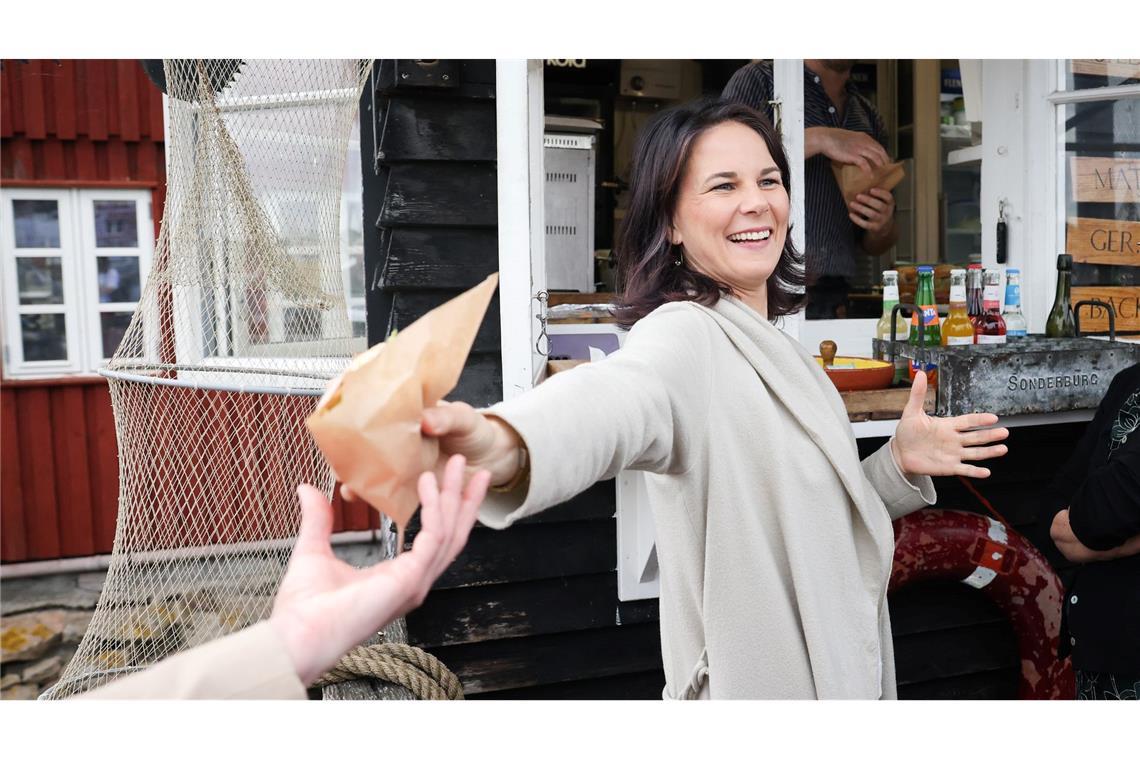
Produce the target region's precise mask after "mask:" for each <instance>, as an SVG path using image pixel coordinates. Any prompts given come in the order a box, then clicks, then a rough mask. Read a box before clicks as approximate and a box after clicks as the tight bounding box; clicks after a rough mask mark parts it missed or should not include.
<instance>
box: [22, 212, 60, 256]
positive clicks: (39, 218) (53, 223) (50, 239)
mask: <svg viewBox="0 0 1140 760" xmlns="http://www.w3.org/2000/svg"><path fill="white" fill-rule="evenodd" d="M12 217H13V219H14V221H15V227H16V247H17V248H59V203H58V201H28V200H23V201H15V200H14V201H12Z"/></svg>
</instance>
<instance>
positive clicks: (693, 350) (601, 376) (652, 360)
mask: <svg viewBox="0 0 1140 760" xmlns="http://www.w3.org/2000/svg"><path fill="white" fill-rule="evenodd" d="M707 324H708V321H707V320H705V319H704V318H703V317H701V316H700V315H699V314H697V313H696V312H693V311H680V310H677V311H671V312H667V313H657V314H654V315H652V316H651V317H647V318H646V319H644V320H642V321H641V322H639V323H638V324H637V326H635V327H634V329H633V331H632V332H631V333H630V336H629V338H628V339H627V340H626V343H625V346H624V347H623V348H622V350H621V351H618V352H617V353H615V354H614V355H612V356H610V357H607V358H606V359H604V360H602V361H599V362H593V363H590V364H584V365H581V366H578V367H575V368H574V369H572V370H569V371H566V372H560V373H558V374H557V375H554V376H553V377H551V378H549V379H547V380H546V381H545V382H543V383H542V384H540V385H539V386H538V387H537V388H535V389H534V390H532V391H530V392H528V393H525V394H523V395H522V396H519V397H518V398H515V399H512V400H511V401H509V402H503V403H500V404H496V405H494V406H492V407H491V408H490V409H488V410H486V412H487V413H488V414H492V415H494V416H496V417H499V418H500V419H502V420H503V421H505V422H506V423H507V424H509V425H510V426H511V427H513V428H514V429H515V431H516V432H517V433H518V434H519V436H520V437H521V438H522V439H523V441H524V442H525V443H526V446H527V449H528V453H529V455H530V479H529V483H526V484H523V485H521V486H520V487H519V488H518V489H516V490H515V491H513V492H511V493H506V494H501V493H490V494H488V495H487V499H486V500H485V501H484V502H483V506H482V507H481V508H480V510H479V520H480V521H481V522H482V523H483V524H485V525H488V526H490V527H492V528H506V527H508V526H509V525H511V524H512V523H514V522H515V521H517V520H520V519H522V518H524V517H527V516H529V515H532V514H535V513H537V512H540V511H542V510H543V509H546V508H547V507H551V506H554V505H556V504H560V503H562V502H564V501H566V500H567V499H569V498H570V497H572V496H574V495H575V494H577V493H579V492H581V491H583V490H585V489H586V488H588V487H589V486H591V485H592V484H594V483H596V482H597V481H599V480H605V479H606V478H612V477H614V476H616V475H617V474H618V472H620V471H621V470H623V469H636V470H645V471H649V472H658V473H664V472H680V471H683V470H684V469H685V468H686V467H688V466H689V461H690V459H691V457H692V454H693V448H694V444H695V440H697V439H699V437H700V436H702V435H703V432H702V431H703V430H704V423H705V420H706V419H707V417H706V415H705V411H706V410H707V407H708V404H709V399H710V397H711V393H710V391H709V387H710V384H711V377H712V374H711V373H712V362H711V360H710V357H709V340H708V337H707Z"/></svg>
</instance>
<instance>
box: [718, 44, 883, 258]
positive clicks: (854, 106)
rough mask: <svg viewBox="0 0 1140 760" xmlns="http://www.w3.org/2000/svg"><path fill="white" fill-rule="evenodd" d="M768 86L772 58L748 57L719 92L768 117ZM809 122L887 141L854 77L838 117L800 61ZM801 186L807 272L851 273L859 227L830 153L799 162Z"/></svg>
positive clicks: (770, 82) (805, 127)
mask: <svg viewBox="0 0 1140 760" xmlns="http://www.w3.org/2000/svg"><path fill="white" fill-rule="evenodd" d="M772 92H773V86H772V64H770V63H767V62H765V63H750V64H748V65H747V66H743V67H741V68H740V69H737V71H736V73H735V74H733V75H732V79H730V80H729V81H728V84H727V85H725V87H724V92H722V93H721V97H723V98H726V99H728V100H733V101H736V102H738V103H743V104H745V105H747V106H751V107H752V108H755V109H756V110H758V111H760V112H761V113H763V114H765V115H767V116H768V118H769V119H771V118H772V106H771V105H770V104H769V102H768V101H770V100H772ZM809 127H838V128H840V129H847V130H850V131H853V132H866V133H867V134H869V135H871V136H872V137H874V138H875V139H876V140H878V141H879V142H880V143H882V145H883V147H884V148H886V147H887V138H886V130H884V129H883V122H882V120H881V119H879V115H878V114H877V113H876V112H875V108H874V106H873V105H871V101H870V100H868V99H867V98H865V97H863V96H862V95H860V94H859V92H858V90H857V88H856V87H855V85H854V83H852V82H851V81H850V80H848V82H847V107H846V109H845V112H844V114H843V119H842V120H841V119H840V118H839V112H838V109H837V108H836V107H835V104H834V103H832V102H831V98H829V97H828V96H827V92H825V91H824V89H823V85H822V84H821V83H820V81H819V77H818V76H816V74H815V72H813V71H812V70H811V69H809V68H807V67H806V66H805V67H804V129H807V128H809ZM804 186H805V187H804V191H805V192H804V233H805V234H804V239H805V241H806V245H805V248H806V251H805V258H806V265H807V274H808V277H809V278H810V279H815V278H817V277H824V276H829V275H831V276H840V277H848V278H850V277H853V276H854V275H855V251H856V249H857V247H858V246H859V242H860V241H861V240H862V237H863V229H862V228H861V227H858V226H857V225H855V224H854V223H853V222H852V221H851V219H850V218H848V216H847V214H848V211H847V204H846V203H845V202H844V200H843V194H842V193H841V192H840V191H839V183H837V182H836V181H835V174H834V173H833V172H832V170H831V159H830V158H828V157H827V156H825V155H823V154H822V153H820V154H817V155H815V156H812V157H811V158H809V159H807V160H806V161H805V162H804ZM810 279H809V281H810Z"/></svg>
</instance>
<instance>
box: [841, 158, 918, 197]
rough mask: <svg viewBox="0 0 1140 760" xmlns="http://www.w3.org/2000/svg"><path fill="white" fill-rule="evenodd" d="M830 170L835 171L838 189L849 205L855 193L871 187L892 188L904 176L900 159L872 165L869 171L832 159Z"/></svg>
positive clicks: (863, 191) (865, 190) (904, 172)
mask: <svg viewBox="0 0 1140 760" xmlns="http://www.w3.org/2000/svg"><path fill="white" fill-rule="evenodd" d="M831 170H832V171H833V172H834V173H835V181H836V182H838V183H839V190H840V192H842V193H843V200H844V201H846V202H847V205H851V202H852V201H853V200H855V196H856V195H858V194H859V193H865V192H867V191H868V190H870V189H871V188H872V187H881V188H882V189H884V190H893V189H894V187H895V185H897V184H898V183H900V182H902V180H903V177H905V176H906V171H905V170H904V169H903V165H902V161H896V162H895V163H893V164H887V165H886V166H877V167H874V169H873V171H870V172H868V171H866V170H865V169H862V168H861V167H859V166H856V165H855V164H841V163H839V162H838V161H832V162H831Z"/></svg>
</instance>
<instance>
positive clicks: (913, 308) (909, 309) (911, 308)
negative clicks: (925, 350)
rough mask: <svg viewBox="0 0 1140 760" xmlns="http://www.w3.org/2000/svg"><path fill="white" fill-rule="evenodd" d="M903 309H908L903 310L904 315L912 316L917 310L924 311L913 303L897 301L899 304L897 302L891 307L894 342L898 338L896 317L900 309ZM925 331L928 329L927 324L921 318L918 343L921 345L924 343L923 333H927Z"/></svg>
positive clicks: (892, 341) (892, 339)
mask: <svg viewBox="0 0 1140 760" xmlns="http://www.w3.org/2000/svg"><path fill="white" fill-rule="evenodd" d="M903 309H905V310H906V311H905V312H903V316H904V317H911V316H913V315H914V313H915V312H919V313H921V312H922V309H920V308H918V307H917V306H915V305H914V304H912V303H897V304H895V307H894V308H893V309H891V343H894V342H895V341H896V340H898V333H897V332H895V317H896V316H898V313H899V311H900V310H903ZM925 331H926V326H925V325H924V324H923V323H922V320H921V319H920V320H918V345H919V346H920V347H921V346H922V345H923V343H922V336H923V333H925Z"/></svg>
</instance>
